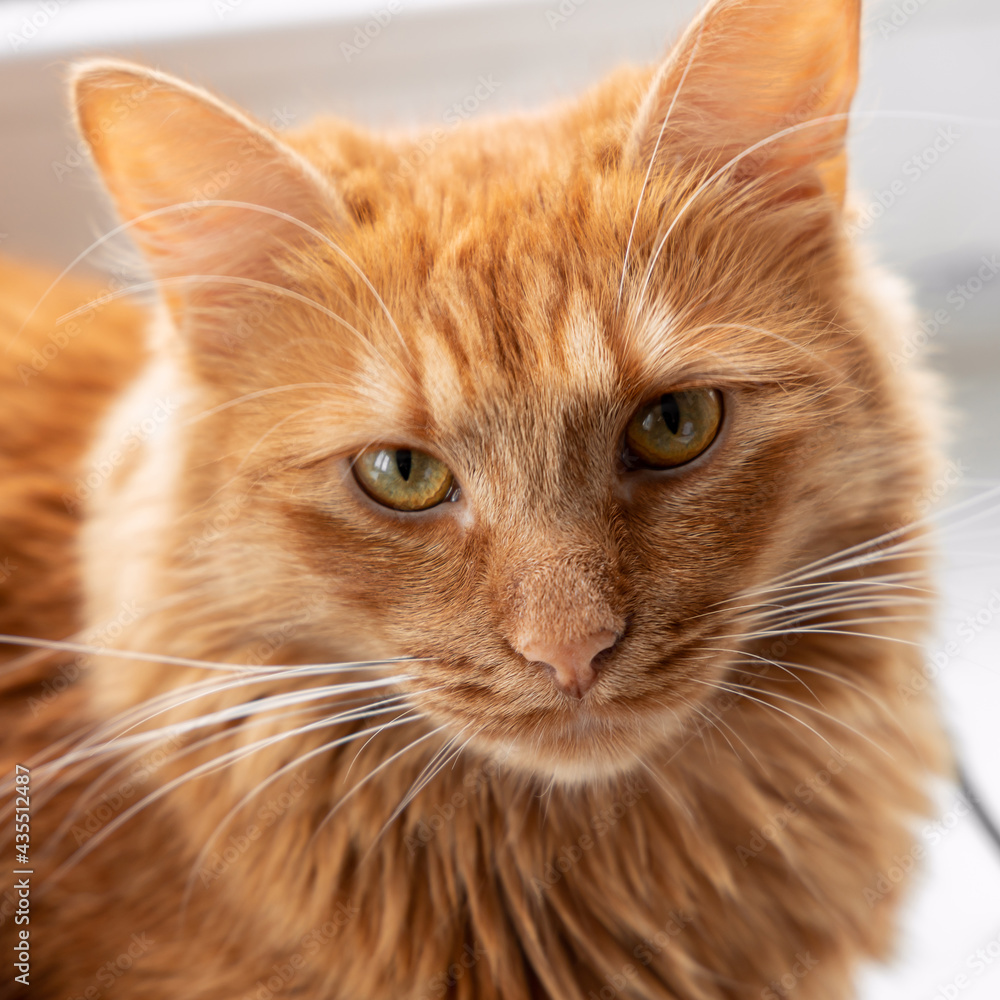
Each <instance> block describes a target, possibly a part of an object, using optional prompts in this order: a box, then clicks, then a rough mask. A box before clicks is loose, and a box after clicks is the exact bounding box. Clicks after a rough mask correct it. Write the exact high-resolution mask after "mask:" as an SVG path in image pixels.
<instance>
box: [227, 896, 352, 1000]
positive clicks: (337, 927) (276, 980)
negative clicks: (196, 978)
mask: <svg viewBox="0 0 1000 1000" xmlns="http://www.w3.org/2000/svg"><path fill="white" fill-rule="evenodd" d="M360 912H361V910H360V909H359V908H358V907H357V906H355V905H354V903H352V902H351V901H350V900H347V901H346V902H345V901H343V900H338V901H337V903H336V904H335V905H334V906H333V909H332V912H331V914H330V919H329V920H326V921H324V922H323V923H322V924H320V925H319V926H317V927H314V928H313V929H312V930H310V931H308V932H307V933H306V934H304V935H303V936H302V938H301V940H300V941H299V943H298V947H297V948H296V949H295V951H293V952H292V953H291V955H289V956H288V957H287V958H286V959H285V961H283V962H275V963H274V964H273V965H272V966H271V969H270V973H269V974H268V975H267V977H266V978H261V979H258V980H257V982H256V983H254V985H253V987H252V989H251V992H249V993H244V994H243V1000H272V998H273V997H277V996H289V995H291V992H292V991H290V990H289V989H288V987H289V985H290V984H291V983H292V982H293V981H294V980H295V977H296V976H298V974H299V972H301V971H302V969H304V968H305V967H306V965H308V964H309V963H308V960H309V959H310V958H315V957H316V956H317V955H318V954H319V953H320V952H321V951H322V950H323V949H325V948H329V947H330V945H331V944H332V943H333V941H334V940H336V938H337V935H338V934H340V932H341V930H342V929H343V928H344V927H346V926H347V925H348V924H349V923H350V922H351V921H352V920H353V919H354V918H355V917H356V916H357V915H358V914H359V913H360Z"/></svg>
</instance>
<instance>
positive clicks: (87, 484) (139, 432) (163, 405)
mask: <svg viewBox="0 0 1000 1000" xmlns="http://www.w3.org/2000/svg"><path fill="white" fill-rule="evenodd" d="M179 406H180V402H179V401H178V400H177V399H176V398H175V397H173V396H167V397H165V398H164V397H160V398H158V399H157V400H156V401H155V402H154V404H153V407H152V409H151V410H150V411H149V412H148V413H147V415H146V416H144V417H143V418H142V419H141V420H136V421H135V422H134V423H132V424H130V425H129V427H128V428H127V429H126V430H125V431H124V432H123V433H122V435H121V437H120V438H119V440H118V445H117V447H114V448H112V449H111V451H109V452H108V453H107V454H106V455H102V456H99V457H98V458H95V459H92V460H91V463H90V464H91V468H90V470H89V471H88V472H87V473H86V474H85V475H83V476H77V477H76V482H75V483H74V484H73V492H72V493H64V494H63V495H62V501H63V504H64V505H65V507H66V510H68V511H69V512H70V513H72V512H74V511H75V510H76V509H77V508H78V507H80V505H81V504H84V503H86V502H87V501H88V500H89V499H90V498H91V496H92V495H93V493H94V490H96V489H98V488H99V487H100V486H101V484H102V483H104V482H105V481H106V480H107V479H109V478H110V477H111V475H112V474H113V473H114V471H115V469H117V468H119V467H120V466H121V465H122V464H123V463H124V462H125V460H126V459H127V458H128V456H129V455H131V454H132V453H133V452H134V451H136V450H137V449H138V448H140V447H141V446H142V444H143V443H144V442H146V441H148V440H149V439H150V438H151V437H152V436H153V435H154V434H155V433H156V431H157V430H159V429H160V428H161V427H162V426H163V425H164V424H166V423H167V421H168V420H169V419H170V418H171V417H172V416H173V414H174V413H175V412H176V411H177V408H178V407H179Z"/></svg>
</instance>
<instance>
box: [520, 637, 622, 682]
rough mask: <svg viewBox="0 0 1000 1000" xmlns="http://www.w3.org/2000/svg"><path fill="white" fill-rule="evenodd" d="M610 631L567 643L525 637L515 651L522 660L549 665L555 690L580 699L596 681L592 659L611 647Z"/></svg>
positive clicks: (612, 643) (612, 639) (613, 642)
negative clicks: (556, 688) (557, 689)
mask: <svg viewBox="0 0 1000 1000" xmlns="http://www.w3.org/2000/svg"><path fill="white" fill-rule="evenodd" d="M617 639H618V636H616V635H615V633H614V632H607V631H603V632H594V633H592V634H591V635H588V636H584V637H583V638H582V639H574V640H572V641H570V642H551V641H549V640H547V639H540V638H536V637H534V636H525V637H524V638H523V639H522V640H521V641H520V642H518V643H517V645H516V647H515V648H516V649H517V651H518V652H519V653H520V654H521V655H522V656H523V657H524V658H525V659H526V660H532V661H534V662H537V663H545V664H547V665H548V666H550V667H551V668H552V670H553V672H554V674H555V676H554V678H553V679H554V681H555V684H556V687H558V688H559V689H560V690H561V691H565V692H566V694H568V695H572V696H573V697H574V698H582V697H583V696H584V695H585V694H586V693H587V692H588V691H589V690H590V689H591V688H592V687H593V686H594V681H596V680H597V668H596V667H595V666H594V657H595V656H597V654H598V653H600V652H601V651H602V650H604V649H608V648H610V647H611V646H613V645H614V644H615V642H616V641H617Z"/></svg>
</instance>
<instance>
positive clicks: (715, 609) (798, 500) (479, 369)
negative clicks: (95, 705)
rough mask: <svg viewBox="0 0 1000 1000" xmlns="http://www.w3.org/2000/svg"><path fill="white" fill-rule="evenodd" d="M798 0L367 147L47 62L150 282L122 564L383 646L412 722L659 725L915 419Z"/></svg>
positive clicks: (595, 761)
mask: <svg viewBox="0 0 1000 1000" xmlns="http://www.w3.org/2000/svg"><path fill="white" fill-rule="evenodd" d="M802 6H803V5H795V6H794V7H793V6H792V5H789V9H788V10H779V9H772V8H767V9H763V10H762V9H752V8H748V7H746V6H745V5H742V4H732V3H719V4H716V5H714V6H713V7H712V8H711V9H710V10H709V12H708V13H707V14H706V15H705V17H704V18H703V19H702V21H700V22H699V23H698V24H697V25H696V26H695V27H694V28H693V29H692V30H691V31H690V32H689V33H688V35H686V36H685V38H684V39H682V40H681V42H680V43H679V44H678V46H677V47H676V49H675V50H674V51H673V52H672V53H671V55H670V57H669V58H668V59H667V61H666V62H665V63H664V65H663V66H662V67H661V68H660V69H659V70H658V71H656V72H653V73H643V72H631V71H630V72H626V73H622V74H619V75H617V76H615V77H613V78H611V79H610V80H609V81H607V82H606V83H605V84H604V85H602V86H601V87H600V88H598V89H597V90H595V91H594V92H593V93H591V94H590V95H588V96H587V97H586V98H585V99H584V100H583V101H581V102H580V103H579V104H576V105H573V106H570V107H566V108H562V109H557V110H555V111H553V112H551V113H550V115H549V116H548V117H547V118H545V119H533V120H524V119H520V118H516V117H515V118H510V119H502V120H496V121H490V122H483V123H480V124H478V125H474V126H469V127H468V128H466V129H463V130H462V131H461V132H460V133H458V134H455V135H453V136H451V137H450V138H449V140H448V142H447V143H445V144H443V145H442V146H441V147H440V148H438V149H437V150H435V153H434V155H433V156H431V157H429V158H428V159H427V161H426V162H425V164H424V165H423V166H422V167H421V168H419V169H418V170H416V171H415V172H414V171H408V172H407V174H406V176H401V175H399V174H398V173H397V172H395V165H396V164H398V162H399V156H400V153H401V151H403V150H405V149H407V148H409V147H408V141H409V140H404V139H378V138H373V137H371V136H369V135H367V134H364V133H361V132H360V131H358V130H355V129H352V128H349V127H347V126H343V125H339V124H331V123H325V124H323V125H322V126H318V127H316V128H315V129H313V130H310V131H304V132H302V133H301V134H299V135H296V136H292V137H290V138H289V139H288V142H287V144H286V143H283V142H279V141H278V140H277V139H276V138H275V137H274V136H272V135H270V134H269V133H267V132H265V131H263V130H261V129H259V128H258V127H256V126H255V125H253V124H252V123H250V122H249V121H247V120H246V119H244V118H243V117H242V116H240V115H239V114H238V113H236V112H234V111H232V110H231V109H229V108H227V107H225V106H223V105H221V104H219V103H218V102H216V101H215V100H214V99H212V98H210V97H208V96H207V95H205V94H203V93H201V92H198V91H194V90H192V89H190V88H187V87H185V86H184V85H183V84H180V83H178V82H177V81H174V80H171V79H169V78H165V77H160V76H157V75H156V74H151V73H150V72H148V71H144V70H138V69H136V68H134V67H128V66H123V65H118V64H97V65H92V66H90V67H84V69H83V70H82V71H81V73H80V75H79V77H78V81H77V88H78V104H79V107H80V113H81V119H82V127H83V131H84V134H94V132H95V128H96V126H95V125H94V123H95V122H97V121H101V120H104V121H111V122H112V124H111V126H110V127H108V128H107V129H105V130H104V131H103V132H101V131H100V130H99V129H98V130H97V131H98V134H99V135H100V139H99V141H97V142H95V144H94V153H95V157H96V158H97V160H98V163H99V165H100V166H101V168H102V170H103V172H104V175H105V179H106V181H107V183H108V186H109V188H110V189H111V191H112V193H113V194H114V195H115V197H116V199H117V202H118V205H119V207H120V209H121V211H122V212H123V214H124V215H125V216H126V217H127V218H130V219H133V220H135V222H134V231H135V233H136V234H137V238H138V240H139V242H140V244H141V245H142V247H143V249H144V250H145V252H146V253H147V255H148V258H149V260H150V262H151V264H152V266H153V268H154V270H155V271H156V272H157V274H158V276H159V277H161V279H163V288H164V294H165V298H166V300H167V302H168V305H169V308H170V312H171V324H170V326H171V331H170V335H169V338H168V343H167V344H166V345H165V346H164V347H163V351H162V353H163V356H164V357H165V358H169V359H170V361H169V363H170V364H171V365H172V366H173V368H174V370H175V373H176V374H175V377H177V378H179V379H180V382H181V383H182V384H183V385H184V386H185V399H186V403H185V406H184V411H183V415H184V419H185V420H186V423H185V424H184V429H183V430H182V431H180V432H178V434H177V436H176V437H175V439H174V444H173V447H175V448H176V449H177V456H178V462H179V466H180V469H181V472H180V474H179V475H178V476H177V477H176V481H175V482H173V483H172V484H165V489H166V490H168V491H169V492H170V493H171V495H172V497H173V500H172V503H173V513H174V527H173V528H172V529H171V532H170V537H169V538H168V539H165V544H164V547H163V550H162V553H161V557H162V564H161V566H160V570H161V571H162V573H163V579H165V580H167V581H172V582H168V583H167V584H166V587H167V589H168V591H169V590H170V588H174V589H175V590H176V591H177V592H179V593H181V592H183V591H184V589H185V588H195V589H199V588H200V590H199V592H200V593H204V594H209V595H211V596H210V597H209V598H207V599H206V600H201V601H200V602H199V603H198V604H197V606H196V607H195V606H193V607H192V608H191V609H190V612H189V613H190V622H191V624H192V631H199V630H200V632H201V633H208V632H210V631H212V630H213V629H214V630H215V631H218V630H219V629H223V630H225V629H228V630H229V632H230V633H231V634H232V635H233V636H246V637H249V636H252V635H253V633H254V629H255V628H258V629H259V628H262V623H264V622H267V623H269V624H272V623H276V622H281V621H295V622H296V623H297V624H296V632H295V641H296V642H297V643H299V644H300V646H302V647H303V648H304V649H307V650H308V656H309V657H311V658H315V659H331V660H332V659H342V660H368V659H371V660H375V659H384V658H388V657H409V658H414V659H412V660H410V661H408V662H407V663H406V664H405V669H406V673H407V675H408V678H409V679H407V680H405V681H403V682H402V683H401V687H400V689H401V690H403V691H405V692H407V694H408V695H409V703H410V704H412V705H414V706H415V707H416V708H418V709H419V710H421V711H422V712H425V713H426V714H427V716H428V718H429V719H430V720H431V722H432V723H433V724H435V725H438V726H441V727H443V730H444V731H445V732H446V733H448V734H449V735H451V736H453V737H454V738H455V739H456V740H457V741H459V742H461V743H462V744H466V743H467V744H468V745H470V746H472V747H474V748H477V749H480V750H483V751H486V752H488V753H490V754H493V755H496V756H499V757H502V758H503V759H504V760H506V761H509V762H510V763H511V764H512V765H514V766H516V767H519V768H522V769H526V770H529V771H532V772H534V773H538V774H541V775H544V776H553V775H554V776H556V777H558V778H560V779H562V780H565V781H570V782H572V781H579V780H593V779H594V778H595V777H597V778H599V777H601V776H603V775H607V774H611V773H614V772H618V771H622V770H626V769H629V768H631V767H634V766H635V765H636V762H637V761H638V760H641V759H643V758H644V757H645V756H647V755H649V754H650V753H654V752H657V751H659V750H661V749H663V748H669V747H670V746H671V744H672V742H673V741H675V740H676V739H677V738H678V737H679V736H680V734H681V732H682V731H683V728H684V726H685V724H686V723H687V722H688V721H689V720H690V718H691V716H692V714H694V713H698V712H699V711H701V710H702V709H701V707H700V706H701V705H702V704H703V703H704V702H705V700H706V697H707V695H708V694H709V693H710V691H711V690H712V688H711V685H712V683H713V682H714V681H717V680H718V679H720V678H722V677H724V676H726V675H727V674H728V673H729V672H730V671H732V670H733V669H738V667H739V665H740V664H741V663H746V662H748V657H754V656H757V657H760V656H762V655H764V656H765V658H766V648H765V647H766V642H767V640H768V636H767V635H766V634H763V635H762V634H761V633H762V629H761V626H760V620H759V618H755V617H751V616H749V615H748V612H749V611H752V612H753V614H754V615H758V616H759V613H760V608H761V605H762V603H763V602H765V601H766V595H767V594H768V592H769V590H770V588H771V587H772V586H774V585H776V584H775V583H774V581H775V580H776V578H778V577H779V576H780V574H782V573H783V572H786V571H788V570H789V569H791V568H794V567H797V566H800V565H801V564H803V563H804V562H808V561H809V560H810V559H816V558H820V557H822V556H824V555H826V554H828V553H831V552H834V551H837V550H839V549H841V548H843V547H845V546H848V545H851V544H854V543H856V542H860V541H862V540H864V539H866V538H868V537H871V536H872V535H874V534H878V533H879V532H880V531H882V530H884V529H885V527H886V515H885V509H886V507H887V506H891V504H892V503H893V498H894V497H897V496H905V495H907V493H908V489H907V483H908V481H909V480H911V479H913V478H914V477H915V476H916V474H917V473H916V469H917V467H918V461H919V456H920V455H922V453H923V452H922V445H921V444H920V440H919V434H918V433H917V431H916V430H915V429H914V424H913V421H912V419H911V414H910V413H909V409H908V406H909V404H908V403H907V402H906V401H905V400H903V399H901V398H900V397H899V395H898V394H897V393H894V391H893V390H891V389H889V388H888V386H887V383H888V382H889V379H888V374H889V373H888V372H887V371H886V364H885V362H884V360H883V355H884V351H885V346H886V345H885V343H884V342H883V340H882V334H881V333H880V331H879V326H880V319H879V317H878V315H877V314H876V312H875V308H874V306H872V305H870V304H869V303H868V302H867V299H866V298H865V296H864V294H863V293H862V292H861V290H860V288H859V287H857V286H858V282H857V279H856V276H855V265H854V263H853V261H852V258H851V255H850V252H849V250H848V248H847V247H846V245H845V242H844V239H845V238H844V237H843V236H842V229H843V224H842V216H841V212H842V197H843V160H842V152H843V150H842V145H843V137H844V120H843V112H844V111H845V110H846V108H847V105H848V103H849V101H850V97H851V93H852V91H853V85H854V76H855V67H856V35H857V12H856V10H855V9H854V5H852V4H838V3H824V4H816V5H815V7H814V8H812V7H811V9H810V10H802V9H800V8H801V7H802ZM748 39H750V40H751V41H752V44H751V42H750V41H748ZM753 40H755V41H753ZM792 42H794V45H793V44H792ZM737 50H738V51H739V54H740V58H739V60H736V59H734V54H735V52H736V51H737ZM758 50H759V51H758ZM776 51H778V52H781V53H783V55H782V60H783V61H779V62H778V63H777V64H776V62H775V52H776ZM733 65H739V66H741V67H742V69H741V70H739V71H738V73H737V75H740V74H743V76H744V79H742V81H737V82H739V83H741V84H742V86H741V87H739V86H723V85H722V82H721V80H720V76H721V75H722V74H725V75H726V76H727V77H728V76H731V75H732V73H733V69H732V67H733ZM137 87H141V88H142V94H143V96H142V99H141V101H140V102H139V103H138V105H137V107H136V108H134V109H130V110H128V112H127V113H124V114H121V115H118V116H117V117H116V114H117V112H116V111H115V108H117V107H121V102H122V100H123V98H124V96H125V95H126V94H127V93H128V92H130V90H133V89H134V88H137ZM727 94H735V96H731V97H726V96H723V97H720V96H719V95H727ZM174 206H182V207H180V208H176V207H174ZM192 275H196V276H201V277H197V278H192ZM207 276H210V277H207ZM225 512H228V513H225ZM213 518H214V519H215V520H216V521H218V520H219V519H220V518H221V521H222V524H223V530H222V531H221V532H220V534H219V537H218V538H217V539H215V540H214V541H213V542H212V543H211V544H209V545H199V546H196V547H194V548H193V547H192V546H191V544H190V543H191V539H193V538H201V537H203V536H204V525H205V523H207V522H210V521H212V519H213ZM778 583H779V584H780V581H778ZM748 594H750V595H755V596H752V597H749V598H748V597H747V596H746V595H748ZM303 608H306V609H308V610H307V611H306V612H303V610H302V609H303ZM194 626H197V628H195V627H194ZM771 638H772V639H773V636H772V637H771ZM762 644H763V645H762ZM762 650H763V652H762ZM304 655H305V654H304ZM397 666H398V665H396V664H391V665H389V666H388V667H387V668H386V669H387V671H389V670H390V669H391V670H395V669H396V667H397Z"/></svg>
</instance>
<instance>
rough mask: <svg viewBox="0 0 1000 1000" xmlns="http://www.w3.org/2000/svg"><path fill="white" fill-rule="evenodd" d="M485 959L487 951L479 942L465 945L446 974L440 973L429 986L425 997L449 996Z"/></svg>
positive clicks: (446, 970)
mask: <svg viewBox="0 0 1000 1000" xmlns="http://www.w3.org/2000/svg"><path fill="white" fill-rule="evenodd" d="M485 957H486V949H485V948H484V947H483V946H482V945H481V944H480V943H479V942H478V941H475V942H474V943H473V944H465V945H463V946H462V951H461V954H460V955H459V956H458V958H457V959H456V960H455V961H454V962H452V963H451V965H449V966H448V968H447V969H445V971H444V972H439V973H438V974H437V975H436V976H434V977H433V978H432V979H431V981H430V982H429V983H428V984H427V989H426V990H425V991H424V994H423V995H424V997H425V998H426V997H443V996H447V995H448V993H449V991H450V990H452V989H453V988H454V987H455V986H457V985H458V983H459V981H460V980H461V979H462V978H463V977H464V976H465V974H466V972H468V971H469V969H471V968H472V967H473V966H474V965H476V964H477V963H478V962H479V960H480V959H481V958H485Z"/></svg>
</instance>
